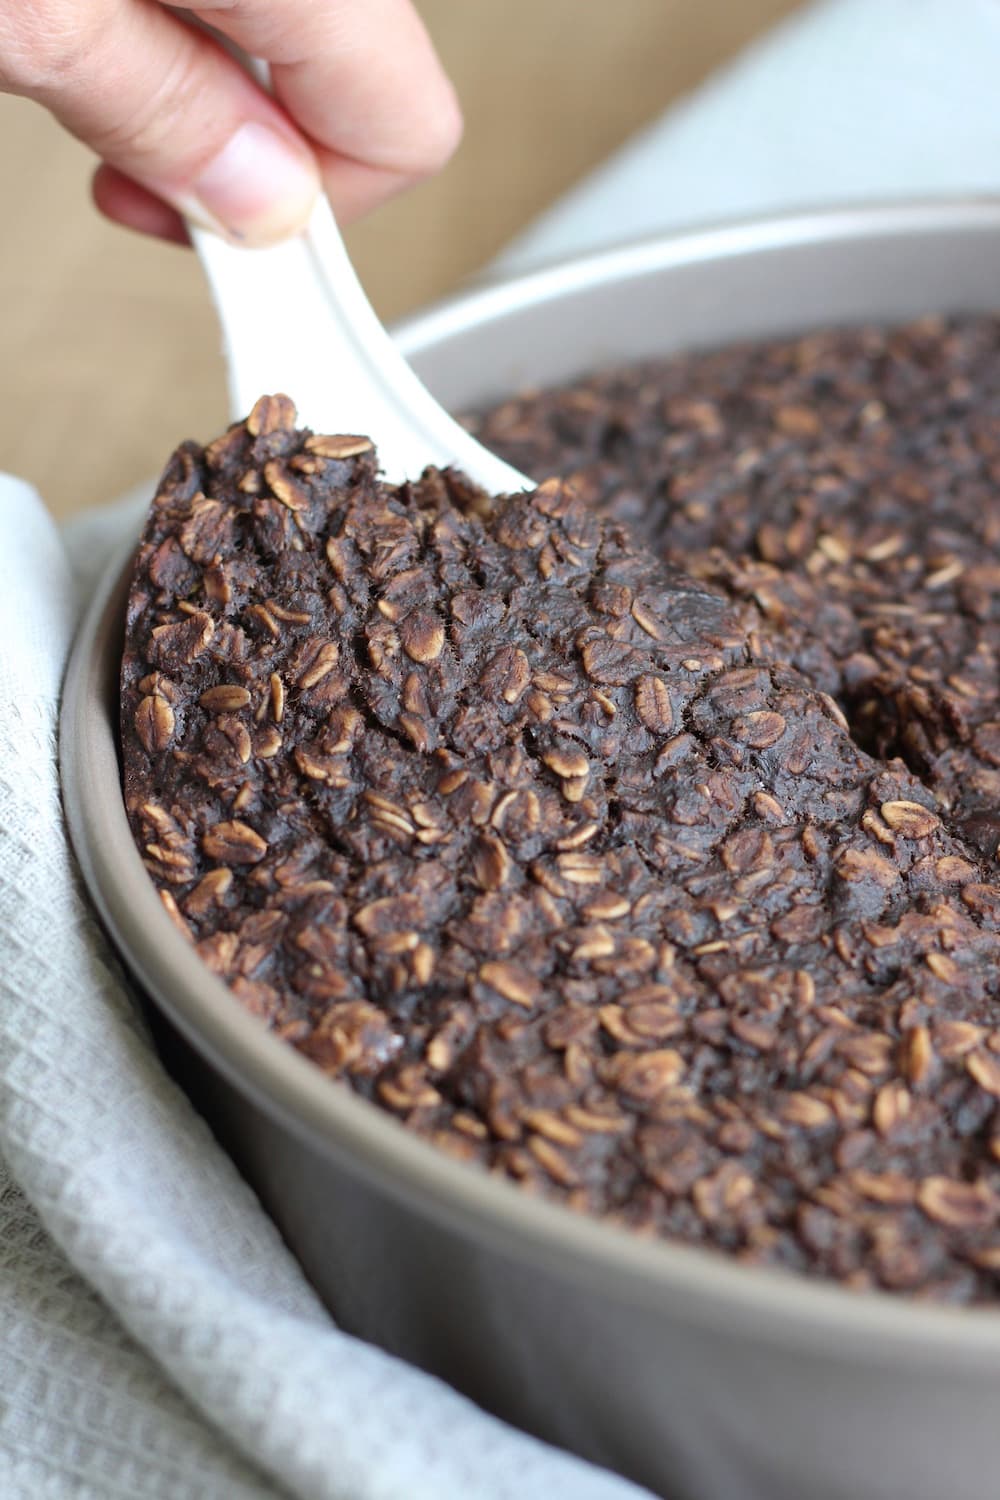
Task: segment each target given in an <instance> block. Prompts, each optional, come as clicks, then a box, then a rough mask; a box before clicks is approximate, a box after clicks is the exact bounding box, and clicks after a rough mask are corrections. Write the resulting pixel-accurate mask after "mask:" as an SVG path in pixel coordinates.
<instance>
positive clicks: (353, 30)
mask: <svg viewBox="0 0 1000 1500" xmlns="http://www.w3.org/2000/svg"><path fill="white" fill-rule="evenodd" d="M198 20H200V21H203V22H206V23H208V24H210V25H212V26H214V27H215V28H216V29H217V30H218V31H219V32H222V33H224V34H225V36H227V37H229V38H230V39H231V40H232V41H233V42H236V43H237V44H238V45H239V46H240V47H242V48H244V49H245V51H247V52H249V53H252V54H253V55H254V56H256V57H262V58H264V59H266V60H267V61H268V62H269V63H270V64H271V79H272V87H273V89H274V98H271V97H270V96H269V95H267V94H266V93H265V92H264V91H263V90H262V89H260V88H259V87H258V86H257V85H256V84H255V83H254V82H253V81H252V80H251V79H250V78H249V76H248V75H247V74H246V73H245V72H244V71H243V70H242V68H240V67H239V66H238V65H237V64H236V63H235V62H234V61H233V60H232V59H231V58H230V57H228V56H227V54H226V53H225V51H224V50H223V48H222V47H221V46H220V45H219V44H218V43H217V42H216V41H215V40H214V39H213V38H211V37H210V36H208V35H207V34H206V33H205V32H204V31H203V30H200V29H197V28H196V26H195V25H192V24H188V23H189V21H198ZM0 89H2V90H4V91H6V92H8V93H14V94H22V95H25V96H26V97H28V98H31V99H35V100H37V101H38V102H39V103H40V104H43V105H45V107H46V108H48V109H49V110H51V111H52V113H53V114H54V115H55V116H56V118H57V119H58V120H60V121H61V122H62V124H63V125H65V126H66V127H67V129H69V130H71V131H72V132H73V134H74V135H76V136H78V137H79V138H80V139H81V140H82V141H85V142H86V143H87V144H88V145H89V146H91V147H93V149H94V150H95V151H96V152H97V154H98V155H99V156H100V157H101V158H102V160H103V165H102V166H100V167H99V168H98V169H97V172H96V174H95V177H94V198H95V201H96V203H97V205H98V207H99V208H100V209H101V211H102V212H103V213H105V214H107V216H108V217H109V218H111V219H115V220H117V221H118V222H119V223H121V224H127V225H129V226H131V227H132V228H133V229H139V230H143V231H145V232H146V233H149V234H155V235H159V236H161V237H162V238H165V239H175V240H184V239H185V238H186V236H185V233H184V226H183V221H182V218H181V215H186V216H188V217H190V218H192V219H196V220H198V221H199V222H200V223H202V224H206V225H208V226H209V227H211V228H214V229H216V230H218V231H219V232H220V233H222V234H225V235H226V236H227V237H228V238H230V239H234V240H238V241H240V242H241V243H244V244H256V245H260V244H268V243H271V242H273V241H275V240H278V239H281V238H283V237H284V236H286V235H288V234H290V233H293V232H294V231H295V230H297V229H299V228H301V226H302V225H303V224H304V222H305V220H306V218H307V217H308V214H309V209H310V208H311V206H312V203H313V201H314V199H315V197H316V194H317V192H318V191H319V188H320V184H321V183H322V185H323V186H324V187H325V188H326V190H327V192H328V193H329V195H330V198H331V200H332V202H333V206H334V209H335V210H336V212H337V214H338V217H339V218H340V219H341V220H342V221H346V220H349V219H353V218H356V217H358V216H359V215H360V214H363V213H366V212H367V211H368V210H369V209H371V208H373V207H375V205H376V204H378V203H380V202H381V201H382V200H383V199H385V198H388V197H390V196H391V195H392V194H394V193H396V192H398V191H399V190H400V189H401V188H404V187H406V186H408V185H409V184H410V183H412V182H414V181H416V180H417V179H419V178H420V177H423V176H426V175H427V174H428V173H430V172H433V171H436V170H437V169H438V168H439V167H441V166H443V165H444V163H445V162H446V161H447V159H448V157H449V156H450V155H451V153H452V151H453V150H454V149H455V146H456V145H457V143H458V139H459V136H460V134H461V116H460V114H459V110H458V105H457V103H456V101H455V95H454V92H453V90H452V88H451V85H450V83H449V82H448V80H447V78H446V77H445V75H444V73H443V71H442V69H441V65H440V63H439V62H438V60H437V57H436V55H435V53H434V50H433V47H432V46H431V43H430V40H429V38H428V36H427V33H426V32H425V30H424V28H423V25H422V23H421V22H420V20H419V19H418V17H417V15H416V13H415V11H414V10H413V9H412V7H411V5H410V4H409V0H200V3H189V0H176V3H174V4H173V5H172V6H171V7H170V8H168V7H167V6H165V5H163V4H161V3H160V0H0Z"/></svg>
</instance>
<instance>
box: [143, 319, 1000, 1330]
mask: <svg viewBox="0 0 1000 1500" xmlns="http://www.w3.org/2000/svg"><path fill="white" fill-rule="evenodd" d="M977 360H978V361H979V362H980V363H979V364H978V365H977ZM991 360H992V361H993V366H992V367H993V368H994V369H995V373H994V386H993V387H992V389H997V390H1000V382H998V381H997V376H998V375H1000V332H998V328H997V326H996V325H993V324H986V323H985V322H982V321H980V322H976V323H969V324H966V325H962V326H959V327H957V328H943V327H941V326H938V325H921V326H919V327H917V328H914V329H910V330H907V331H904V332H902V333H895V334H885V333H877V332H870V331H865V332H862V333H855V334H847V335H837V336H831V337H830V338H829V339H828V340H819V339H811V340H800V341H797V342H795V343H788V344H785V345H781V346H770V347H769V348H765V349H756V350H746V351H727V352H726V353H723V354H719V355H712V356H700V357H696V358H688V359H685V360H677V361H672V362H670V363H669V364H667V365H664V366H661V367H657V368H655V369H653V368H650V369H644V370H641V371H631V372H622V373H621V374H619V375H612V376H607V377H600V378H598V379H597V380H595V381H592V382H589V383H587V384H585V385H584V386H583V387H580V388H577V389H576V390H574V391H571V392H563V393H553V394H549V395H541V396H536V397H531V398H526V399H525V400H524V401H521V402H518V403H509V404H507V405H506V406H505V407H504V408H502V409H501V410H500V411H498V412H496V413H494V414H493V415H492V416H490V417H487V418H485V419H482V422H481V425H482V428H483V431H484V434H485V435H486V436H487V438H488V439H489V440H490V441H492V442H494V443H495V444H496V446H498V447H501V446H502V447H503V448H504V449H505V451H506V453H507V455H508V456H510V457H511V458H513V459H514V460H515V461H516V462H519V463H521V464H522V465H528V466H529V467H531V468H532V469H533V470H534V471H535V472H536V473H539V474H543V473H544V471H545V469H546V468H550V467H553V468H559V469H561V470H562V471H563V473H572V475H573V481H572V483H565V482H563V480H561V479H560V478H558V477H556V478H550V479H546V480H545V481H544V482H543V483H542V484H541V485H540V486H539V488H538V489H537V490H535V491H534V492H532V493H529V494H527V495H523V496H508V497H499V498H491V497H488V496H486V495H484V494H482V493H481V492H479V491H477V490H475V489H474V488H473V487H471V486H470V485H469V484H468V483H467V482H466V481H464V480H463V479H462V478H461V476H458V475H455V474H452V473H441V472H437V471H434V470H428V471H427V472H426V473H425V475H424V476H423V477H422V479H421V480H420V481H419V482H416V483H413V484H409V485H403V486H399V487H395V486H389V485H386V484H384V483H382V482H381V481H380V479H379V477H378V470H377V457H376V455H375V453H374V451H373V449H372V446H371V444H370V443H369V442H368V440H367V439H365V438H353V437H326V436H316V435H313V434H310V433H309V432H306V431H298V430H296V428H295V425H294V410H293V408H292V406H291V404H290V402H288V401H287V399H285V398H282V397H271V398H265V399H263V400H262V401H260V402H259V403H258V405H257V406H256V408H255V409H254V411H253V413H252V414H251V416H250V418H249V419H248V421H247V422H246V423H245V424H241V425H238V426H236V427H234V428H232V429H230V431H229V432H228V433H227V434H225V435H224V436H223V437H222V438H220V439H218V440H217V441H216V442H214V443H212V444H210V445H209V446H208V447H207V448H204V449H203V448H200V447H198V446H197V445H195V444H190V443H189V444H185V445H184V446H183V447H182V448H181V449H179V450H178V453H177V454H176V455H175V456H174V458H173V459H172V461H171V463H170V465H169V466H168V469H167V471H166V473H165V475H164V477H163V480H162V481H161V484H160V488H159V491H158V494H157V496H156V499H155V501H154V503H153V507H152V510H151V514H150V518H149V522H148V525H147V528H146V533H145V536H144V539H143V542H142V545H141V547H140V551H139V555H138V558H137V562H136V569H135V576H134V580H133V586H132V591H131V597H130V601H129V610H128V626H127V640H126V649H125V657H124V663H123V674H122V730H123V752H124V766H125V793H126V801H127V805H128V811H129V816H130V819H131V822H132V827H133V830H134V832H135V836H136V839H137V842H138V844H139V847H140V849H141V851H142V853H143V856H144V858H145V861H146V864H147V868H148V869H149V871H150V873H151V875H152V877H153V879H154V881H155V882H156V884H157V886H158V888H159V890H160V893H161V896H162V898H163V901H164V904H165V906H166V907H167V910H168V911H169V912H170V913H171V915H172V916H173V917H174V919H175V920H176V922H177V923H178V925H179V926H180V928H181V930H182V931H183V932H184V933H185V934H186V935H188V936H189V937H190V939H191V941H192V942H194V943H195V945H196V947H197V950H198V952H199V953H200V954H201V956H202V957H203V959H204V960H205V961H206V963H207V964H208V965H209V966H210V967H211V968H212V969H214V970H215V972H216V973H218V974H219V975H221V976H222V977H223V978H224V979H225V980H226V981H227V982H228V984H229V985H230V986H231V988H232V989H233V991H234V992H235V994H236V995H237V996H238V997H239V999H240V1000H241V1001H242V1002H243V1003H244V1004H245V1005H246V1006H248V1007H249V1008H250V1009H251V1010H252V1011H254V1012H255V1013H256V1014H258V1015H259V1016H261V1017H262V1018H263V1019H264V1020H265V1022H266V1023H267V1024H268V1025H269V1026H270V1027H271V1028H272V1029H273V1030H274V1031H275V1032H276V1034H277V1035H279V1036H281V1037H283V1038H284V1039H285V1040H286V1041H288V1042H289V1043H291V1044H292V1045H294V1046H296V1047H297V1048H299V1049H300V1050H301V1051H302V1052H303V1053H305V1054H306V1055H307V1056H308V1057H310V1058H312V1059H313V1061H314V1062H315V1063H317V1064H318V1065H319V1066H320V1067H322V1068H323V1069H324V1070H325V1071H327V1072H328V1073H329V1074H330V1075H331V1076H332V1077H335V1078H337V1079H341V1080H344V1081H346V1082H347V1083H349V1084H350V1086H351V1087H353V1088H354V1089H356V1090H357V1091H358V1092H360V1093H362V1094H364V1095H365V1096H366V1097H368V1098H370V1099H372V1100H374V1101H376V1102H377V1103H378V1104H379V1105H381V1106H382V1107H383V1108H385V1109H387V1110H390V1111H392V1112H393V1113H394V1114H396V1115H397V1116H398V1117H399V1118H400V1119H401V1120H402V1121H404V1122H405V1123H406V1124H407V1125H408V1126H410V1127H411V1128H412V1129H414V1130H416V1131H418V1132H420V1133H421V1134H423V1135H425V1136H426V1137H428V1138H429V1139H430V1140H432V1141H433V1142H434V1143H435V1144H436V1145H437V1146H439V1147H440V1148H442V1149H445V1150H447V1151H450V1152H451V1153H453V1154H455V1155H457V1156H459V1157H461V1158H463V1159H467V1160H469V1161H472V1162H477V1163H479V1164H481V1166H483V1167H485V1168H487V1169H489V1170H492V1171H494V1172H496V1173H499V1174H502V1175H505V1176H508V1177H511V1178H514V1179H515V1180H517V1181H518V1182H519V1183H520V1184H521V1185H522V1186H523V1187H524V1188H525V1189H530V1190H534V1191H538V1192H542V1193H545V1194H547V1195H552V1196H556V1197H558V1198H560V1199H562V1200H563V1201H565V1202H566V1203H568V1204H569V1205H570V1206H572V1207H574V1208H577V1209H582V1210H587V1211H591V1212H594V1213H596V1214H600V1215H603V1216H605V1217H608V1218H611V1219H613V1220H615V1221H616V1222H619V1223H622V1224H625V1225H628V1226H630V1227H631V1228H632V1229H633V1230H635V1231H638V1232H643V1233H647V1234H654V1235H664V1236H668V1237H673V1238H676V1239H681V1240H684V1241H686V1242H688V1243H693V1244H700V1245H706V1246H711V1247H714V1248H717V1249H721V1250H724V1251H727V1252H729V1253H731V1254H733V1255H735V1256H737V1257H739V1258H741V1259H743V1260H748V1261H754V1262H757V1263H761V1264H770V1265H782V1266H786V1267H790V1268H793V1269H798V1270H803V1271H807V1272H810V1273H812V1274H817V1275H822V1276H827V1277H832V1278H836V1279H838V1280H841V1281H842V1282H844V1283H846V1284H848V1285H850V1286H854V1287H866V1286H879V1287H883V1288H887V1289H892V1290H897V1291H901V1292H909V1293H911V1294H918V1295H921V1296H926V1297H937V1298H945V1299H950V1300H956V1301H971V1300H976V1299H980V1300H984V1299H989V1298H992V1297H995V1295H996V1275H997V1273H998V1271H1000V1109H998V1101H1000V1008H998V1003H997V996H998V990H1000V886H998V885H996V884H995V883H994V881H995V867H994V864H993V860H992V857H991V856H992V854H993V853H994V852H995V844H996V840H995V839H994V838H993V837H992V835H991V833H990V830H989V827H988V826H987V823H988V819H989V816H990V811H991V805H990V800H989V798H990V790H989V789H990V785H991V782H990V778H991V776H993V775H995V774H996V773H995V771H994V770H993V767H994V765H995V764H997V763H1000V753H998V754H997V758H996V762H994V761H991V760H990V756H989V751H990V746H991V734H995V735H996V736H997V743H998V744H1000V723H994V722H993V721H992V718H991V708H990V704H991V702H992V698H991V694H993V693H995V687H994V685H993V682H991V680H990V672H989V669H988V666H987V660H988V657H989V653H990V652H992V650H993V642H992V637H991V634H990V632H991V629H992V628H993V627H992V621H991V611H990V598H991V593H990V587H989V582H988V576H987V575H988V571H989V569H990V568H991V567H994V566H997V565H998V564H996V563H995V562H994V561H993V558H994V557H995V552H996V542H995V541H993V540H991V537H992V531H991V522H990V514H989V512H990V507H991V501H990V498H989V482H988V470H989V464H990V462H991V461H995V460H991V456H990V444H989V434H988V431H987V429H988V425H989V424H988V423H985V424H983V425H982V426H981V427H980V425H979V417H978V413H979V410H980V408H979V406H978V405H977V404H976V403H974V402H973V401H972V399H971V396H968V397H967V404H966V407H965V408H964V410H965V412H966V414H967V416H968V420H961V412H960V413H959V416H958V417H957V418H956V415H955V406H954V403H955V402H960V393H959V392H958V391H957V389H956V391H955V392H954V393H953V394H952V395H950V396H947V397H945V396H940V399H938V398H939V395H940V392H941V390H942V389H943V388H944V387H945V386H948V387H949V388H950V387H951V386H952V385H954V383H955V382H956V381H957V380H958V379H959V376H960V375H964V378H965V379H966V380H968V382H969V383H970V384H974V382H975V380H977V379H979V378H980V376H981V375H983V372H984V371H985V372H986V375H988V373H989V369H990V368H991V366H990V361H991ZM911 367H912V370H911ZM824 369H825V372H826V373H825V376H824V374H823V371H824ZM900 370H902V372H903V373H902V374H900V373H899V372H900ZM984 378H985V377H984ZM824 380H825V382H826V383H825V384H824ZM897 385H898V392H899V394H898V410H897V409H896V407H894V406H893V405H892V401H893V400H894V399H895V397H894V396H893V392H894V391H896V389H897ZM810 391H811V395H810V394H809V392H810ZM792 395H794V396H795V397H796V399H795V400H793V399H792ZM852 400H853V401H854V403H855V409H854V413H853V418H850V417H849V412H850V407H851V402H852ZM935 402H937V403H938V404H937V405H935ZM685 403H686V404H685ZM824 403H825V404H824ZM879 403H881V406H882V414H881V415H880V414H879V413H878V412H877V411H876V410H875V409H874V408H875V406H877V405H878V404H879ZM949 403H951V404H950V405H949ZM921 405H922V406H923V407H925V408H926V413H925V417H924V419H923V423H921V420H920V418H919V414H918V411H917V408H919V407H920V406H921ZM619 406H620V409H619ZM864 410H867V412H868V415H867V416H864V415H862V413H863V411H864ZM796 412H797V415H790V414H789V413H796ZM630 414H631V415H630ZM970 414H972V415H970ZM814 418H815V419H816V420H813V419H814ZM852 421H853V425H852ZM817 422H818V425H817ZM630 423H631V425H629V424H630ZM657 424H658V425H659V436H658V437H657V436H656V427H657ZM879 426H882V427H883V428H884V431H883V435H882V437H881V438H879V439H876V437H875V435H874V434H873V432H872V431H871V429H874V428H876V427H879ZM998 430H1000V429H998ZM501 440H502V441H501ZM973 455H975V457H973ZM866 465H867V467H866ZM866 474H867V475H868V478H867V479H866ZM949 475H950V479H948V482H947V483H946V482H945V480H946V476H949ZM775 476H777V477H775ZM835 479H836V481H837V484H836V485H835V484H834V480H835ZM837 486H839V487H837ZM866 486H867V488H866ZM920 486H923V490H922V491H921V492H920V493H921V494H922V496H923V498H922V499H921V498H919V495H918V490H919V487H920ZM643 494H645V495H646V496H648V504H649V515H648V516H646V515H644V512H643V506H642V503H640V497H641V496H642V495H643ZM831 497H832V498H831ZM994 524H997V525H1000V510H998V511H997V515H996V518H995V522H994ZM769 526H770V527H771V528H772V529H771V530H768V527H769ZM991 548H992V551H991ZM656 554H659V555H656ZM681 565H683V567H684V569H685V571H681ZM970 575H971V576H970ZM904 585H905V590H904ZM889 605H895V606H896V609H895V612H894V611H893V609H891V608H887V607H886V606H889ZM932 606H933V607H932ZM994 677H995V674H994ZM956 682H957V683H959V684H962V686H956V685H955V684H956ZM998 717H1000V715H998ZM977 778H978V779H977ZM977 799H978V801H977Z"/></svg>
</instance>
